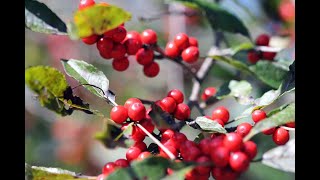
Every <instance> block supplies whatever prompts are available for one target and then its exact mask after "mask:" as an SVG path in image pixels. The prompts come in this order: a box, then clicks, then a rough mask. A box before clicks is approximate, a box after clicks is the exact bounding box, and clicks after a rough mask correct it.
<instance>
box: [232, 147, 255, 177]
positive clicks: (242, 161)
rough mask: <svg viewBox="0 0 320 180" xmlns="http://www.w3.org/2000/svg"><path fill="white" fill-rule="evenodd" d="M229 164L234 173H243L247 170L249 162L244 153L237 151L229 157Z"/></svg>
mask: <svg viewBox="0 0 320 180" xmlns="http://www.w3.org/2000/svg"><path fill="white" fill-rule="evenodd" d="M229 164H230V167H231V168H232V169H233V170H234V171H236V172H243V171H245V170H247V169H248V167H249V165H250V160H249V158H248V156H247V155H246V154H245V153H243V152H240V151H238V152H234V153H232V154H231V155H230V159H229Z"/></svg>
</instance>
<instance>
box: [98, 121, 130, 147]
mask: <svg viewBox="0 0 320 180" xmlns="http://www.w3.org/2000/svg"><path fill="white" fill-rule="evenodd" d="M122 133H123V132H122V130H121V129H120V128H118V127H116V126H114V125H112V124H109V123H108V124H106V125H105V129H104V131H100V132H96V134H95V135H94V138H95V139H97V140H99V141H100V142H101V143H102V144H103V145H104V146H105V147H106V148H110V149H114V148H116V147H123V148H127V147H129V146H130V144H131V141H132V140H131V139H128V138H127V137H125V136H122Z"/></svg>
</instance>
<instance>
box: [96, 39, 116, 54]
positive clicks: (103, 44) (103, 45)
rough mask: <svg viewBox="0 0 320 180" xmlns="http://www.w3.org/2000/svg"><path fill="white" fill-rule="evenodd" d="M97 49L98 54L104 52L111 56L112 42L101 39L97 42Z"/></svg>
mask: <svg viewBox="0 0 320 180" xmlns="http://www.w3.org/2000/svg"><path fill="white" fill-rule="evenodd" d="M97 49H98V50H99V52H100V53H101V52H106V53H109V54H111V51H112V49H113V41H112V40H111V39H110V38H106V37H102V38H100V39H99V40H98V42H97Z"/></svg>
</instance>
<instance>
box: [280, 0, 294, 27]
mask: <svg viewBox="0 0 320 180" xmlns="http://www.w3.org/2000/svg"><path fill="white" fill-rule="evenodd" d="M278 13H279V15H280V17H281V18H282V19H283V20H285V21H288V22H291V21H293V20H294V17H295V7H294V2H293V1H281V3H280V5H279V7H278Z"/></svg>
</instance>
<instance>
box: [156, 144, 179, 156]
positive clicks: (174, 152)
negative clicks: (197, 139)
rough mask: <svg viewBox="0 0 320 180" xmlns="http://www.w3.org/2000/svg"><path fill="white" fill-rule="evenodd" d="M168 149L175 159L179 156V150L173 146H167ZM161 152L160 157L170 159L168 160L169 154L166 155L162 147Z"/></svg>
mask: <svg viewBox="0 0 320 180" xmlns="http://www.w3.org/2000/svg"><path fill="white" fill-rule="evenodd" d="M166 148H167V149H168V150H169V151H170V152H171V153H172V154H173V155H174V156H175V157H177V156H178V152H177V149H176V148H174V147H172V146H166ZM159 151H160V153H159V155H160V156H161V157H164V158H168V159H169V158H170V157H169V156H168V155H167V153H165V152H164V151H163V150H162V149H161V148H160V147H159Z"/></svg>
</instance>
